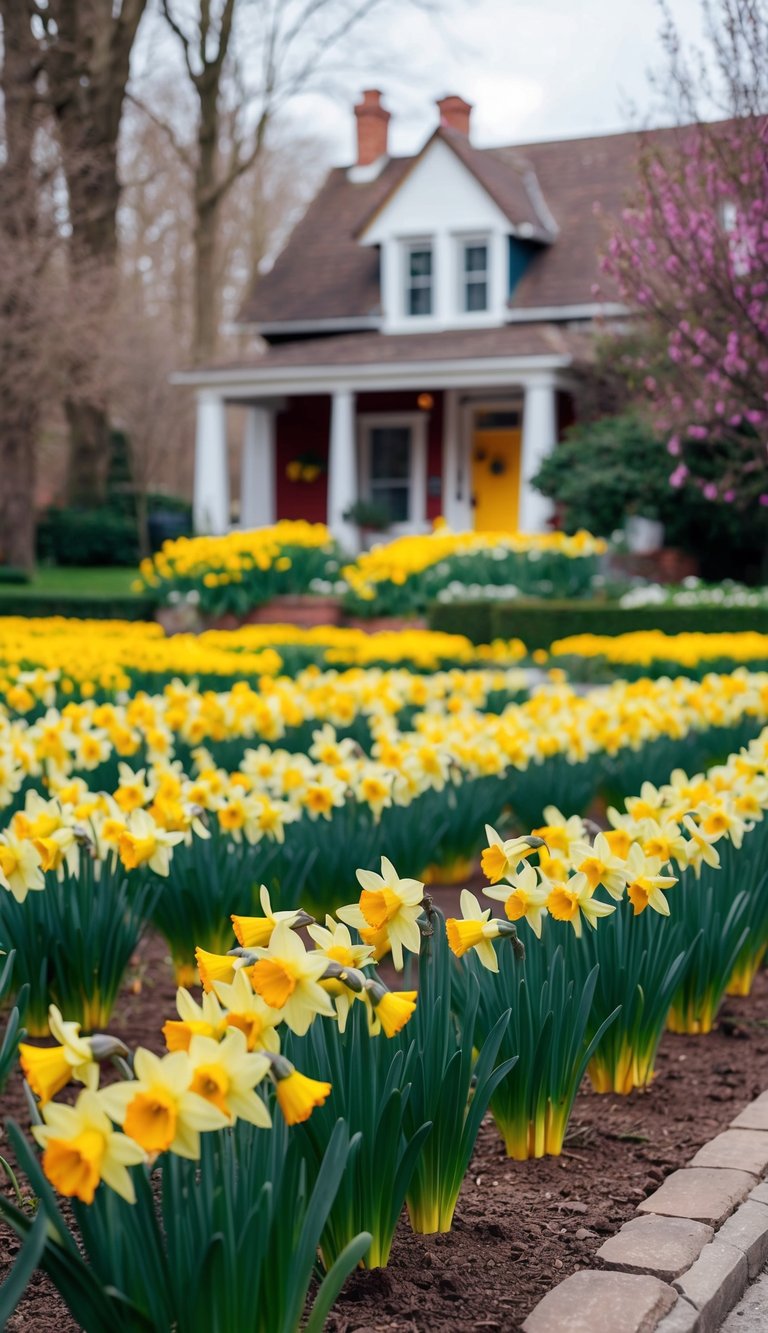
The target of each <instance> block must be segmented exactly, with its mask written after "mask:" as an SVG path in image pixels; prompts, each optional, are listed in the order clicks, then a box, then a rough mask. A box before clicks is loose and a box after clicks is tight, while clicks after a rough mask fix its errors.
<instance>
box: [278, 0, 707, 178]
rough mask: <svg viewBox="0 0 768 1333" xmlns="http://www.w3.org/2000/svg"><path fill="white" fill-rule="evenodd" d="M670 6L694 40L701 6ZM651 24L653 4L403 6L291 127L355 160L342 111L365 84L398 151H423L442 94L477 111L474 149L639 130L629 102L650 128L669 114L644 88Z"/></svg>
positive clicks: (306, 103) (686, 0)
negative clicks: (379, 102)
mask: <svg viewBox="0 0 768 1333" xmlns="http://www.w3.org/2000/svg"><path fill="white" fill-rule="evenodd" d="M671 8H672V12H673V14H674V17H675V20H676V23H677V25H678V28H679V30H680V31H681V32H682V34H683V36H684V37H685V38H686V39H687V40H688V41H690V42H694V43H695V42H697V41H698V40H699V39H700V36H701V3H700V0H671ZM659 27H660V14H659V9H658V5H657V3H656V0H443V4H442V9H441V12H440V13H438V15H437V17H435V16H434V15H429V14H427V13H424V12H418V11H415V10H414V9H413V8H412V7H411V6H410V5H408V4H406V3H403V4H402V6H400V12H399V15H398V16H397V17H395V15H394V14H393V11H392V10H390V11H389V17H388V20H387V23H386V24H385V25H382V26H380V27H379V28H378V29H374V31H373V32H370V34H369V36H368V38H367V42H366V44H365V45H366V48H367V49H366V50H365V52H364V53H363V52H362V51H359V52H358V57H357V58H356V59H355V61H354V63H353V64H352V63H350V67H349V68H348V69H346V70H345V71H344V72H342V73H340V74H336V75H335V78H334V83H335V89H334V94H333V96H322V95H317V94H313V95H312V96H309V95H307V96H305V97H303V98H302V99H300V100H297V101H296V102H294V104H293V107H292V112H291V119H292V120H294V121H296V122H298V123H304V124H307V123H309V124H311V126H312V129H313V131H314V132H315V133H316V134H318V135H321V136H322V137H323V138H324V139H325V140H327V142H328V146H329V156H330V158H331V160H333V161H335V162H339V163H343V162H348V161H350V160H351V158H352V156H353V144H354V129H353V119H352V116H351V114H350V107H351V105H352V103H353V102H354V101H355V100H356V98H357V96H358V94H359V92H360V90H361V89H362V88H363V87H371V86H373V87H379V88H381V89H382V90H383V91H384V94H385V99H386V105H387V106H388V107H389V109H390V111H391V112H392V121H391V126H390V135H391V138H390V146H391V149H392V151H393V152H395V153H410V152H413V151H414V150H415V149H416V148H418V147H419V146H420V145H421V143H422V142H423V141H424V139H425V138H426V136H427V135H428V134H429V133H430V132H431V130H432V129H433V128H434V126H435V121H436V111H435V108H434V101H435V98H437V97H440V96H441V95H443V94H444V93H446V92H455V93H460V94H461V95H462V96H463V97H465V98H467V100H468V101H470V102H472V103H473V104H474V106H475V112H474V116H473V123H472V137H473V140H474V141H475V142H476V143H478V144H481V145H486V144H493V143H513V142H515V141H519V142H525V141H532V140H537V139H548V138H549V139H551V138H560V137H567V136H570V135H577V134H588V133H591V132H594V133H600V132H606V131H610V130H616V129H622V128H628V127H630V126H631V125H633V124H634V123H636V119H635V118H634V117H633V115H632V113H631V111H630V104H634V107H635V109H636V113H637V115H639V117H640V118H642V119H643V120H645V121H653V122H655V123H659V122H660V121H663V120H664V119H668V117H665V116H664V113H663V110H662V109H661V108H660V107H659V106H658V101H657V103H656V105H655V106H654V97H653V95H652V93H651V91H650V90H649V85H648V80H647V71H648V69H649V68H652V67H654V66H655V67H656V68H657V69H658V67H659V62H660V46H659V39H658V32H659ZM345 94H346V95H347V99H348V100H345Z"/></svg>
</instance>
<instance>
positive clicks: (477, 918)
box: [445, 889, 509, 972]
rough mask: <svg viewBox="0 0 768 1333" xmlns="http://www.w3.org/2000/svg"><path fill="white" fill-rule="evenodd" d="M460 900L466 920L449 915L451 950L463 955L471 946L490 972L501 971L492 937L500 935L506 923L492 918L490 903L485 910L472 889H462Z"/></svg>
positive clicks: (446, 927)
mask: <svg viewBox="0 0 768 1333" xmlns="http://www.w3.org/2000/svg"><path fill="white" fill-rule="evenodd" d="M459 901H460V905H461V914H462V917H463V920H461V921H459V920H458V919H457V918H456V917H448V919H447V921H446V923H445V933H446V935H447V937H448V946H449V948H450V950H451V953H454V954H455V955H456V957H457V958H462V957H463V955H464V954H465V953H468V952H469V950H470V949H474V951H475V953H476V954H477V956H478V958H479V959H480V962H481V963H482V964H483V967H487V968H488V971H489V972H498V970H499V960H498V958H497V957H496V950H495V949H494V947H493V944H492V942H491V941H492V940H496V939H498V938H499V935H500V934H501V929H500V927H501V926H502V925H503V924H504V923H503V922H499V921H491V920H489V918H490V915H491V909H490V907H488V908H486V909H485V911H484V910H483V908H482V907H481V906H480V903H479V902H478V900H477V898H476V897H475V895H474V893H470V891H469V889H462V891H461V898H460V900H459ZM507 929H509V927H507Z"/></svg>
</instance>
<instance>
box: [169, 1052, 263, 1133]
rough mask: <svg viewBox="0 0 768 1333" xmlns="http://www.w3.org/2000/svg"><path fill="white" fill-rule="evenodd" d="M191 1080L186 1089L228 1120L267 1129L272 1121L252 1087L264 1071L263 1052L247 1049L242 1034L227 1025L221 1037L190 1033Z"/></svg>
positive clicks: (255, 1085)
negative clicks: (216, 1038)
mask: <svg viewBox="0 0 768 1333" xmlns="http://www.w3.org/2000/svg"><path fill="white" fill-rule="evenodd" d="M189 1061H190V1064H191V1066H192V1081H191V1083H190V1085H189V1091H190V1092H195V1093H197V1095H198V1096H199V1097H202V1098H203V1099H204V1100H205V1101H207V1102H209V1103H210V1104H211V1105H212V1106H214V1107H216V1108H217V1109H218V1110H219V1111H221V1112H223V1114H224V1115H225V1116H227V1117H229V1119H230V1120H231V1121H234V1120H247V1121H248V1122H249V1124H252V1125H260V1126H261V1127H262V1128H263V1129H269V1126H270V1124H271V1123H272V1122H271V1120H270V1116H269V1111H268V1110H267V1107H266V1106H265V1104H264V1101H263V1100H262V1098H261V1097H260V1096H259V1094H258V1093H257V1092H256V1091H255V1089H256V1087H257V1086H258V1084H259V1083H260V1082H261V1081H262V1079H263V1078H264V1075H265V1074H266V1073H267V1071H268V1069H269V1066H270V1062H269V1059H268V1057H267V1056H266V1055H261V1054H260V1053H259V1052H257V1051H249V1050H248V1046H247V1043H246V1039H245V1034H244V1033H243V1032H241V1031H240V1029H239V1028H234V1027H231V1028H229V1030H228V1031H227V1033H226V1036H225V1037H224V1038H223V1040H222V1041H220V1042H216V1041H214V1040H213V1038H212V1037H193V1038H192V1040H191V1042H190V1043H189Z"/></svg>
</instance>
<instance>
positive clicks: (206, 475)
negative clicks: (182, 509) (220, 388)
mask: <svg viewBox="0 0 768 1333" xmlns="http://www.w3.org/2000/svg"><path fill="white" fill-rule="evenodd" d="M193 512H194V521H195V532H203V533H213V534H215V535H218V534H220V533H223V532H228V531H229V467H228V460H227V405H226V403H225V401H224V399H223V398H222V397H221V395H220V394H218V393H214V392H213V391H212V390H210V389H201V390H200V392H199V393H198V395H197V432H196V437H195V489H194V501H193Z"/></svg>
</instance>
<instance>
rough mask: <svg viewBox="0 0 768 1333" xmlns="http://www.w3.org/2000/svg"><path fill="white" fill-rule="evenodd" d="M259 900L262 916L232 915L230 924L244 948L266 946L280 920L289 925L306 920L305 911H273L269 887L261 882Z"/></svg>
mask: <svg viewBox="0 0 768 1333" xmlns="http://www.w3.org/2000/svg"><path fill="white" fill-rule="evenodd" d="M259 901H260V902H261V910H262V912H263V913H264V915H263V916H233V917H232V925H233V927H234V931H235V935H236V936H237V942H238V944H240V945H241V946H242V947H243V948H244V949H257V948H266V946H267V945H268V944H269V941H270V939H271V936H272V931H273V930H274V929H275V926H276V925H277V924H278V922H280V921H287V922H288V924H289V925H290V926H294V925H296V923H297V922H299V921H306V920H308V919H309V918H308V917H307V914H306V912H302V911H301V910H298V911H291V912H273V911H272V903H271V901H270V896H269V889H268V888H267V886H266V884H262V886H261V889H260V891H259Z"/></svg>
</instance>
